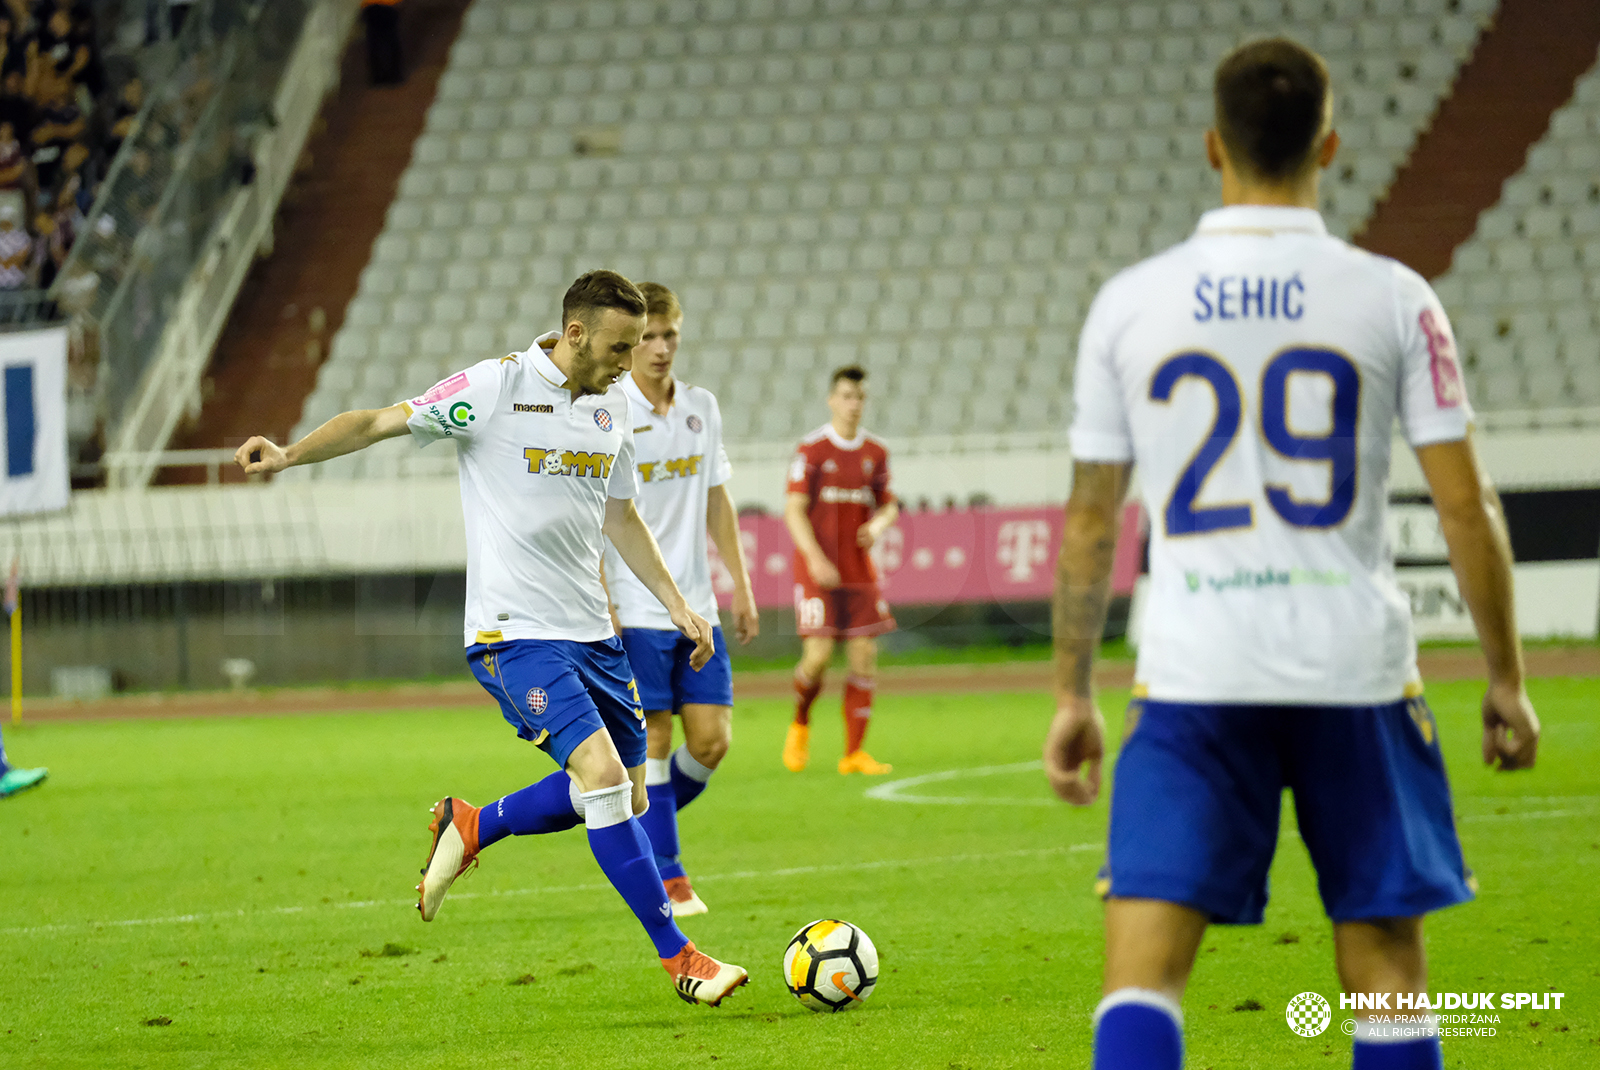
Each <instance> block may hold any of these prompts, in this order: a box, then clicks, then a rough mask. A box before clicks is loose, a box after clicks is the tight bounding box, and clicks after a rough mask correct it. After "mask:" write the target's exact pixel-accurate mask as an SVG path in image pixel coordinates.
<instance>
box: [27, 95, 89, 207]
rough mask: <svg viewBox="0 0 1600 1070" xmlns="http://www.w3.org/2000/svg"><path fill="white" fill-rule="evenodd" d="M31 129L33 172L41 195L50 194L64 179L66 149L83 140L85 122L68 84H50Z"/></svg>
mask: <svg viewBox="0 0 1600 1070" xmlns="http://www.w3.org/2000/svg"><path fill="white" fill-rule="evenodd" d="M41 103H42V105H43V108H42V110H41V112H40V114H39V125H38V126H36V127H34V128H33V170H34V173H35V175H36V176H37V178H38V181H39V189H40V190H41V191H45V190H54V189H55V188H56V186H57V184H59V183H60V181H61V179H62V177H63V175H64V170H65V169H64V166H63V165H64V162H65V161H64V157H65V153H66V151H67V148H68V146H70V145H72V144H73V143H74V142H76V141H78V140H80V139H81V138H82V137H83V133H84V129H85V127H86V125H87V124H86V122H85V120H84V118H83V112H81V111H79V110H78V105H77V104H76V103H74V102H73V99H72V85H71V83H69V82H61V81H53V80H52V82H51V84H50V86H49V95H48V96H47V97H46V98H45V99H44V100H43V101H42V102H41Z"/></svg>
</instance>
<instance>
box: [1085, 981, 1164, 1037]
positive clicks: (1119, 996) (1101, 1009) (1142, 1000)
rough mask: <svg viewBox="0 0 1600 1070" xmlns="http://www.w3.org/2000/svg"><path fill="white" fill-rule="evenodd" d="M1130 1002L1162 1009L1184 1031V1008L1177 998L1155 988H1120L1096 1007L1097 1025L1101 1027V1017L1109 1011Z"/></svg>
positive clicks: (1095, 1020) (1095, 1023) (1095, 1022)
mask: <svg viewBox="0 0 1600 1070" xmlns="http://www.w3.org/2000/svg"><path fill="white" fill-rule="evenodd" d="M1129 1003H1135V1004H1138V1005H1139V1006H1141V1007H1150V1008H1152V1009H1154V1010H1158V1011H1161V1012H1162V1013H1164V1014H1165V1015H1166V1016H1167V1017H1168V1018H1171V1019H1172V1024H1173V1025H1175V1026H1177V1027H1178V1029H1179V1031H1180V1032H1181V1031H1182V1029H1183V1008H1182V1007H1181V1006H1179V1005H1178V1001H1177V1000H1175V999H1173V998H1172V997H1171V996H1169V995H1167V994H1166V993H1165V992H1157V991H1156V990H1155V989H1153V988H1119V989H1117V990H1116V991H1115V992H1112V993H1111V994H1110V995H1108V996H1106V997H1105V998H1104V999H1102V1000H1101V1001H1100V1005H1099V1006H1098V1007H1096V1008H1095V1009H1094V1025H1095V1027H1096V1028H1098V1027H1099V1025H1100V1019H1101V1018H1103V1017H1104V1016H1105V1013H1106V1012H1107V1011H1109V1010H1112V1009H1113V1008H1116V1007H1121V1006H1123V1005H1125V1004H1129Z"/></svg>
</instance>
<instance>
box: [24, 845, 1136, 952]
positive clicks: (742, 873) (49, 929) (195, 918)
mask: <svg viewBox="0 0 1600 1070" xmlns="http://www.w3.org/2000/svg"><path fill="white" fill-rule="evenodd" d="M1104 849H1105V844H1103V843H1101V842H1099V841H1096V842H1094V843H1072V844H1066V845H1064V846H1059V847H1031V848H1024V849H1022V850H1016V851H995V852H988V853H981V854H959V855H936V856H934V857H931V858H885V859H878V860H875V861H871V862H838V863H832V864H829V865H816V866H786V867H784V868H782V869H744V870H735V871H734V872H731V873H707V874H700V875H696V877H695V880H696V881H699V882H702V883H704V882H707V881H710V882H715V881H731V880H761V879H766V878H781V877H801V876H808V875H811V874H816V873H851V872H865V871H870V870H875V869H892V868H894V867H897V866H905V867H915V866H939V865H953V864H957V863H962V862H994V861H999V860H1001V859H1006V858H1038V857H1047V856H1050V855H1062V854H1073V853H1077V852H1080V851H1099V850H1104ZM610 889H611V885H610V884H609V883H599V882H596V883H589V884H565V885H553V886H550V887H544V888H508V889H505V890H503V891H494V892H457V893H455V894H453V895H451V896H450V898H451V899H508V898H513V897H519V896H527V895H561V894H565V893H570V892H597V891H608V890H610ZM416 905H417V901H416V900H415V899H364V900H358V901H356V902H353V903H330V904H327V906H328V907H329V909H333V910H362V909H367V908H370V907H392V906H405V907H415V906H416ZM315 909H317V908H316V907H314V906H313V907H307V906H285V907H265V908H263V909H260V910H224V911H213V912H208V913H195V914H172V915H168V916H165V917H159V918H124V919H120V920H116V921H78V922H62V923H59V924H55V925H27V926H18V927H15V928H9V929H0V934H4V935H7V936H28V935H36V934H40V933H54V932H72V931H76V930H83V929H116V928H134V927H138V926H144V925H186V924H191V923H196V922H205V921H221V920H224V919H231V918H247V917H275V916H281V915H286V914H304V913H309V912H311V911H313V910H315Z"/></svg>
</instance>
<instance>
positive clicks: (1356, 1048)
mask: <svg viewBox="0 0 1600 1070" xmlns="http://www.w3.org/2000/svg"><path fill="white" fill-rule="evenodd" d="M1428 1018H1429V1021H1428V1025H1427V1026H1426V1028H1428V1029H1429V1030H1430V1031H1432V1032H1433V1035H1432V1036H1424V1037H1394V1036H1390V1035H1388V1034H1390V1033H1392V1032H1393V1031H1394V1030H1395V1029H1396V1027H1395V1026H1392V1025H1382V1026H1374V1025H1373V1024H1372V1023H1371V1022H1368V1021H1366V1020H1364V1019H1360V1018H1358V1019H1356V1035H1355V1043H1354V1044H1353V1045H1352V1046H1351V1056H1350V1070H1442V1068H1443V1067H1444V1052H1443V1051H1441V1050H1440V1048H1439V1035H1438V1032H1437V1027H1436V1026H1434V1025H1433V1023H1432V1015H1429V1016H1428Z"/></svg>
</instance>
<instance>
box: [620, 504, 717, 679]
mask: <svg viewBox="0 0 1600 1070" xmlns="http://www.w3.org/2000/svg"><path fill="white" fill-rule="evenodd" d="M603 530H604V531H605V534H606V538H608V539H610V540H611V545H613V546H615V547H616V548H617V553H619V554H621V555H622V561H623V563H624V564H625V565H627V566H628V567H629V568H630V569H632V570H633V574H634V575H635V576H637V577H639V582H640V583H643V584H644V585H645V588H646V589H647V590H649V592H650V593H651V594H653V595H655V596H656V597H657V598H658V599H660V600H661V604H662V605H664V606H666V607H667V613H668V615H670V616H671V617H672V623H673V626H674V627H676V628H677V629H678V631H680V632H682V633H683V634H684V635H685V636H687V637H688V638H690V639H693V640H694V653H692V654H690V655H689V667H690V668H692V669H694V670H695V671H696V672H699V671H700V669H701V668H702V667H703V666H704V665H705V663H706V662H708V661H710V660H711V655H712V654H713V653H715V651H714V649H713V647H712V637H711V624H710V622H708V621H707V620H706V619H705V618H704V617H702V616H701V615H700V614H698V613H696V612H695V611H694V610H692V609H690V608H689V603H688V602H686V601H684V599H683V592H682V591H680V590H678V585H677V583H675V582H674V581H673V579H672V573H670V572H668V571H667V563H666V562H665V561H663V560H662V559H661V547H659V546H657V545H656V537H655V536H654V535H652V534H650V528H649V526H648V525H646V524H645V522H644V517H642V516H640V515H639V510H638V509H636V508H634V505H633V499H632V498H607V499H606V519H605V524H604V529H603Z"/></svg>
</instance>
